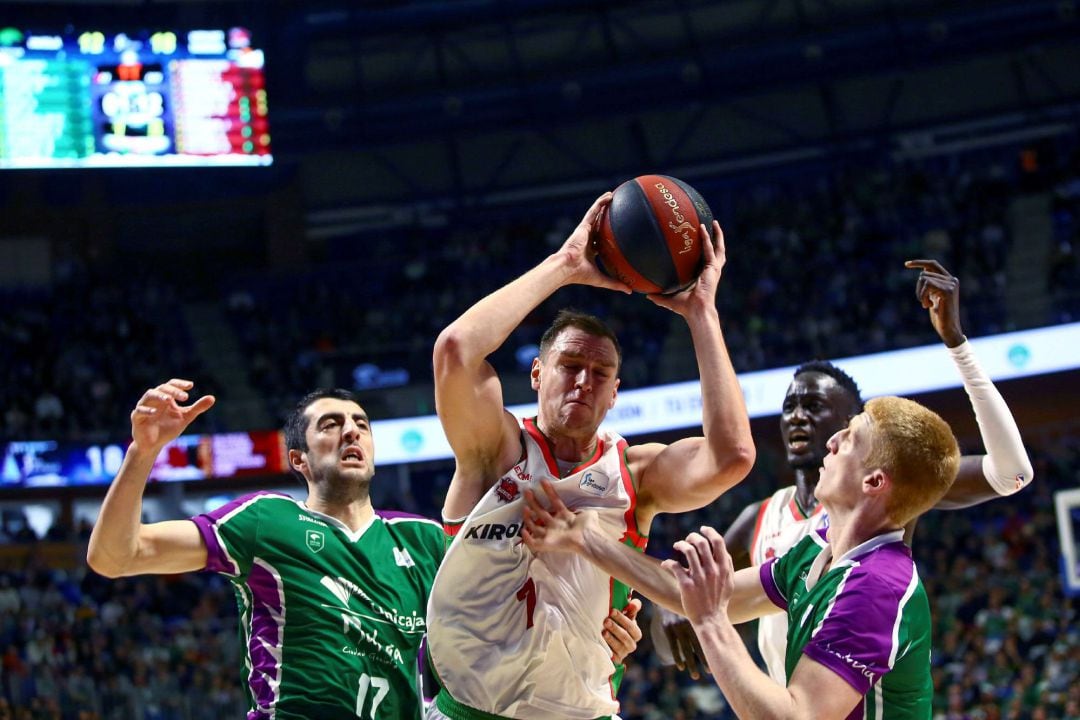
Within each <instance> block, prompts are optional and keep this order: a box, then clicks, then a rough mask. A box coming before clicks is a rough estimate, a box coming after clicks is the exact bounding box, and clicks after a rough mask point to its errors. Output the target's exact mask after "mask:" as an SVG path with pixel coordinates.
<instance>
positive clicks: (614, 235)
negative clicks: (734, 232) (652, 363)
mask: <svg viewBox="0 0 1080 720" xmlns="http://www.w3.org/2000/svg"><path fill="white" fill-rule="evenodd" d="M712 222H713V215H712V211H711V210H710V209H709V206H708V205H707V204H706V202H705V201H704V200H703V199H702V197H701V195H700V194H699V193H698V191H697V190H695V189H694V188H692V187H690V186H689V185H687V184H686V183H684V182H683V181H682V180H679V179H678V178H673V177H668V176H667V175H640V176H638V177H636V178H634V179H633V180H628V181H626V182H624V183H623V184H622V185H620V186H619V187H617V188H615V194H614V197H613V198H612V199H611V204H610V205H608V207H607V209H606V210H605V212H604V214H603V216H602V217H601V218H600V227H599V231H598V233H597V237H596V239H595V242H596V251H597V254H598V255H599V256H600V263H601V265H602V268H603V270H604V272H605V273H607V274H608V275H609V276H611V277H613V278H615V279H616V280H619V281H620V282H624V283H626V284H627V285H629V286H630V288H631V289H633V290H634V291H635V292H640V293H648V294H652V293H661V294H664V295H670V294H672V293H677V292H679V291H680V290H683V289H685V288H686V287H688V286H689V285H690V284H691V283H693V282H694V280H696V279H697V276H698V274H699V273H700V272H701V269H702V267H703V266H704V264H705V260H704V255H703V253H702V250H701V240H702V238H701V237H700V235H701V225H702V223H704V224H705V226H706V227H708V228H709V229H710V232H711V231H712Z"/></svg>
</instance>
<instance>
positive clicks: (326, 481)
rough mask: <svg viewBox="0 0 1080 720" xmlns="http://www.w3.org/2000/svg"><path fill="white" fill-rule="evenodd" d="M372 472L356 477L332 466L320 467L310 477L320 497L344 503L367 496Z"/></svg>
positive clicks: (335, 502)
mask: <svg viewBox="0 0 1080 720" xmlns="http://www.w3.org/2000/svg"><path fill="white" fill-rule="evenodd" d="M373 474H374V471H372V472H370V473H365V474H364V475H363V476H362V477H360V478H357V477H356V475H354V474H352V473H348V474H347V473H343V472H342V471H341V468H339V467H336V466H332V467H328V468H320V469H319V471H318V472H315V473H313V475H312V479H313V480H314V485H315V487H316V488H318V492H319V495H320V497H322V498H323V499H324V500H326V501H329V502H332V503H334V504H345V503H350V502H353V501H354V500H359V499H363V498H366V497H367V496H368V493H369V492H370V490H371V477H372V475H373Z"/></svg>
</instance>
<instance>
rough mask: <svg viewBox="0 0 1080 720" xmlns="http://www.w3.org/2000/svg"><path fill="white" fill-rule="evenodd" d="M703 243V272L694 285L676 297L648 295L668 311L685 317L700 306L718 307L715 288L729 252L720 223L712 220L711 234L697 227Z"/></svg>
mask: <svg viewBox="0 0 1080 720" xmlns="http://www.w3.org/2000/svg"><path fill="white" fill-rule="evenodd" d="M698 230H699V232H700V233H701V237H702V240H703V242H702V243H701V252H702V255H703V256H704V262H705V265H704V267H703V268H702V269H701V274H700V275H698V278H697V280H695V281H694V283H693V284H692V285H691V286H690V287H688V288H686V289H685V290H683V291H681V292H677V293H675V294H674V295H660V294H656V295H646V297H647V298H649V300H651V301H652V302H653V303H655V304H656V305H659V306H660V307H662V308H667V309H668V310H671V311H672V312H676V313H678V314H679V315H682V316H683V317H686V316H687V315H688V314H689V313H690V311H691V309H692V308H694V307H695V306H697V305H704V306H705V307H716V289H717V287H719V285H720V272H721V270H723V268H724V263H725V262H726V261H727V250H726V248H725V247H724V231H723V230H721V229H720V223H719V222H717V221H716V220H713V226H712V234H711V235H710V233H709V228H707V227H705V225H704V224H702V225H701V226H700V227H699V228H698Z"/></svg>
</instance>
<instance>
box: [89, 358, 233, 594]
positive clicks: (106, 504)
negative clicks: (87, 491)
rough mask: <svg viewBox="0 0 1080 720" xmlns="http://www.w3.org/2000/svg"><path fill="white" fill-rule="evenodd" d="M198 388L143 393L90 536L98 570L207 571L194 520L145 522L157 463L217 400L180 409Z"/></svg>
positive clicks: (170, 386)
mask: <svg viewBox="0 0 1080 720" xmlns="http://www.w3.org/2000/svg"><path fill="white" fill-rule="evenodd" d="M193 385H194V384H193V383H192V382H191V381H190V380H179V379H173V380H169V381H168V382H166V383H162V384H161V385H158V386H157V387H155V388H151V389H149V390H147V391H146V392H145V393H143V396H142V398H141V399H140V400H139V403H138V405H136V407H135V409H134V410H133V411H132V413H131V437H132V443H131V445H130V446H129V447H128V450H127V454H126V455H125V456H124V462H123V464H122V465H121V466H120V472H119V473H118V474H117V476H116V478H115V479H114V480H113V482H112V485H111V486H110V487H109V491H108V493H107V494H106V495H105V500H104V501H103V502H102V504H101V512H100V514H99V515H98V519H97V522H96V523H95V524H94V529H93V531H92V532H91V533H90V544H89V547H88V549H87V554H86V561H87V563H88V564H89V565H90V567H91V568H92V569H93V570H94V571H95V572H97V573H100V574H101V575H105V576H107V577H120V576H123V575H139V574H142V573H178V572H187V571H191V570H201V569H202V568H203V567H205V565H206V545H205V544H204V543H203V539H202V536H201V535H200V534H199V531H198V529H197V528H196V527H195V524H194V523H193V522H190V521H188V520H171V521H167V522H159V523H152V524H149V525H144V524H143V522H142V497H143V491H144V490H145V489H146V481H147V479H148V478H149V477H150V471H151V470H152V469H153V467H154V459H155V458H157V456H158V453H160V452H161V449H162V448H164V447H165V445H166V444H168V443H169V442H170V441H172V440H174V439H176V438H177V437H179V436H180V434H181V433H183V432H184V430H185V429H187V427H188V425H190V424H191V422H192V421H193V420H194V419H195V418H197V417H198V416H199V415H201V414H203V413H204V412H206V411H207V410H209V409H210V408H211V407H212V406H213V404H214V397H213V396H212V395H206V396H204V397H201V398H199V399H198V400H197V401H195V402H194V403H192V404H190V405H180V404H179V403H181V402H186V401H187V399H188V391H190V390H191V389H192V387H193Z"/></svg>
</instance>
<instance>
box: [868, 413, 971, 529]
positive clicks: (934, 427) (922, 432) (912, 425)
mask: <svg viewBox="0 0 1080 720" xmlns="http://www.w3.org/2000/svg"><path fill="white" fill-rule="evenodd" d="M866 414H867V415H868V416H869V418H870V420H871V424H870V427H871V433H870V436H871V445H870V454H869V455H868V456H867V458H866V466H867V467H868V468H871V469H876V468H881V469H882V470H884V471H885V472H886V473H888V475H889V477H890V478H892V485H893V487H892V492H891V494H890V495H889V499H888V501H887V502H886V505H885V510H886V512H887V513H888V514H889V518H890V519H891V520H892V521H893V522H895V523H897V524H899V525H907V524H908V523H909V522H910V521H911V520H912V519H913V518H915V517H917V516H919V515H921V514H922V513H924V512H926V511H927V510H929V509H930V508H932V507H933V506H934V505H936V504H937V502H938V500H940V499H941V498H942V496H944V495H945V493H946V492H948V490H949V488H950V487H951V486H952V483H953V480H955V479H956V473H957V470H958V469H959V467H960V447H959V445H958V444H957V442H956V437H955V436H954V435H953V432H952V428H950V427H949V424H948V423H947V422H945V421H944V420H943V419H942V418H941V416H940V415H938V414H937V413H935V412H933V411H932V410H928V409H927V408H925V407H923V406H922V405H920V404H919V403H917V402H915V401H913V400H907V399H905V398H899V397H879V398H874V399H873V400H871V401H870V402H868V403H866Z"/></svg>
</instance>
